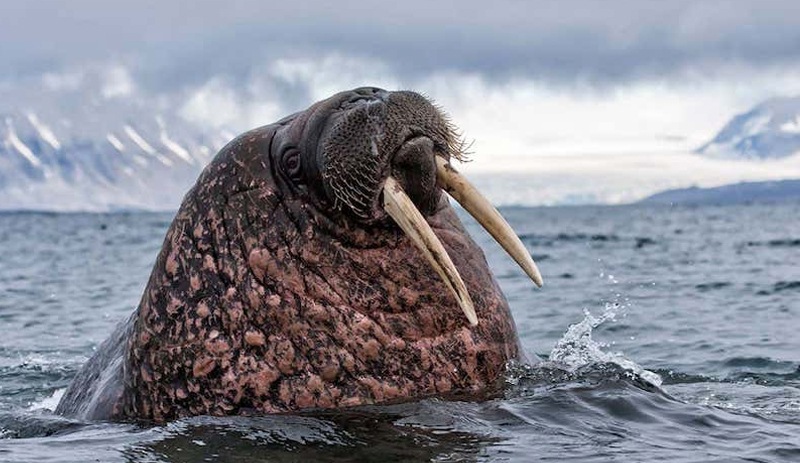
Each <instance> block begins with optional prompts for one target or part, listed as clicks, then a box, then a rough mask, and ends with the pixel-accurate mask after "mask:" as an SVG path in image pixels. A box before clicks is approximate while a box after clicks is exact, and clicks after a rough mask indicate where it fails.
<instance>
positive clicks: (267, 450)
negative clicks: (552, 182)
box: [0, 203, 800, 463]
mask: <svg viewBox="0 0 800 463" xmlns="http://www.w3.org/2000/svg"><path fill="white" fill-rule="evenodd" d="M503 213H504V214H505V215H506V216H507V218H508V219H509V221H510V222H511V223H512V225H513V226H514V227H515V228H516V230H517V231H518V232H519V233H520V234H521V235H522V238H523V241H524V242H525V244H526V245H527V246H528V247H529V249H530V250H531V252H532V254H533V255H534V257H535V258H536V260H537V262H538V263H539V266H540V269H541V271H542V273H543V275H544V278H545V287H544V288H543V289H540V290H539V289H535V288H534V287H533V285H532V284H531V283H530V281H528V280H527V278H526V277H525V276H524V275H523V273H522V272H521V271H520V270H519V269H518V268H516V266H515V264H514V263H513V262H512V261H511V260H510V259H509V258H508V257H507V256H506V255H505V254H504V252H503V251H502V250H501V249H500V248H499V247H498V246H497V245H496V244H494V243H493V242H491V240H490V238H489V237H488V236H487V235H486V234H485V233H484V232H482V231H481V230H480V229H479V228H478V226H477V225H476V224H475V223H474V222H473V221H472V220H467V219H465V222H466V223H467V225H468V228H469V229H470V230H471V233H472V234H473V236H474V237H476V239H477V240H478V242H479V243H480V244H481V245H482V247H483V248H484V250H485V252H486V254H487V257H488V259H489V263H490V265H491V267H492V269H493V270H494V273H495V275H496V277H497V278H498V280H499V282H500V284H501V286H502V287H503V290H504V291H505V294H506V296H507V297H508V299H509V302H510V304H511V308H512V310H513V312H514V316H515V319H516V322H517V328H518V331H519V334H520V337H521V340H522V343H523V345H524V347H525V349H526V350H527V351H528V352H529V353H530V354H531V357H532V358H533V356H534V355H537V356H539V357H541V358H542V359H543V361H542V362H541V363H538V364H536V365H532V366H526V365H513V366H510V367H509V369H508V373H507V378H506V382H507V387H506V390H505V394H504V397H500V398H497V399H494V400H490V401H487V402H480V403H475V402H448V401H442V400H424V401H421V402H416V403H409V404H404V405H395V406H388V407H369V408H363V409H358V410H353V411H348V412H329V413H323V414H299V415H293V416H265V417H261V418H236V417H232V418H210V417H197V418H191V419H186V420H181V421H177V422H173V423H170V424H167V425H164V426H152V425H145V424H131V423H107V422H81V421H75V420H69V419H64V418H61V417H58V416H55V415H53V413H52V412H51V410H52V409H53V408H54V407H55V405H56V403H57V402H58V398H59V397H60V395H61V394H63V391H64V388H65V387H66V386H67V384H69V382H70V379H71V378H72V377H73V376H74V375H75V374H76V372H77V371H78V369H79V368H80V367H81V365H82V364H83V363H84V362H85V361H86V360H87V359H88V357H89V356H90V355H91V354H92V351H93V349H95V348H96V346H97V345H98V344H99V343H100V342H101V341H103V340H104V339H105V338H106V336H108V334H109V333H110V332H111V330H112V328H113V327H114V326H115V324H117V323H118V322H119V321H121V320H122V319H124V318H125V317H126V316H127V315H128V314H129V313H131V312H132V311H133V310H134V309H135V307H136V304H137V302H138V300H139V297H140V295H141V291H142V289H143V287H144V285H145V283H146V280H147V277H148V275H149V273H150V269H151V266H152V264H153V261H154V259H155V256H156V254H157V252H158V250H159V248H160V246H161V242H162V239H163V235H164V232H165V231H166V228H167V227H168V225H169V223H170V220H171V215H170V214H149V213H130V214H39V213H5V214H0V333H2V336H0V461H4V462H23V461H24V462H56V461H58V462H62V461H63V462H67V461H76V462H78V461H80V462H85V461H103V462H105V461H133V462H161V461H173V462H195V461H236V462H248V461H339V462H350V461H382V462H387V461H439V462H446V461H512V462H513V461H575V462H606V461H625V462H654V461H669V462H673V463H674V462H745V461H746V462H798V461H800V369H798V365H799V364H800V204H797V203H795V204H781V205H746V206H716V207H714V206H702V207H670V206H618V207H563V208H506V209H504V210H503Z"/></svg>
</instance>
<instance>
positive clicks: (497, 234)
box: [435, 156, 542, 288]
mask: <svg viewBox="0 0 800 463" xmlns="http://www.w3.org/2000/svg"><path fill="white" fill-rule="evenodd" d="M435 157H436V177H437V178H438V179H439V183H441V185H442V186H443V187H444V190H445V191H447V193H448V194H450V196H452V197H453V198H454V199H455V200H456V201H458V203H459V204H461V206H462V207H464V209H466V210H467V212H469V213H470V214H471V215H472V216H473V217H475V220H477V221H478V222H479V223H480V224H481V225H482V226H483V228H485V229H486V231H488V232H489V234H490V235H492V237H494V239H495V240H497V242H498V243H499V244H500V246H502V247H503V249H505V250H506V252H507V253H508V254H509V255H510V256H511V257H512V258H513V259H514V260H515V261H517V264H519V266H520V267H522V270H524V271H525V273H527V274H528V276H529V277H530V278H531V280H533V282H534V283H536V286H538V287H540V288H541V287H542V274H541V273H539V269H538V268H537V267H536V263H535V262H534V261H533V258H531V255H530V253H528V250H527V249H525V245H523V244H522V241H520V239H519V237H518V236H517V234H516V233H515V232H514V230H513V229H512V228H511V225H509V224H508V222H506V220H505V219H504V218H503V216H501V215H500V213H499V212H498V211H497V209H495V208H494V206H492V205H491V203H489V200H487V199H486V198H485V197H484V196H483V195H481V193H480V192H479V191H478V189H477V188H475V187H474V186H472V184H471V183H469V181H467V179H466V178H464V176H463V175H461V174H460V173H459V172H458V171H457V170H455V168H453V166H451V165H450V163H449V162H448V161H447V160H446V159H444V158H443V157H441V156H435Z"/></svg>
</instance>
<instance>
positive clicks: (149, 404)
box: [112, 107, 518, 421]
mask: <svg viewBox="0 0 800 463" xmlns="http://www.w3.org/2000/svg"><path fill="white" fill-rule="evenodd" d="M313 109H314V107H312V109H310V110H309V111H306V112H304V113H299V114H298V115H295V116H293V117H290V118H287V119H285V120H283V121H281V122H280V123H278V124H274V125H270V126H266V127H262V128H259V129H256V130H253V131H251V132H248V133H246V134H243V135H242V136H240V137H238V138H237V139H236V140H234V141H233V142H231V143H230V144H229V145H228V146H227V147H226V148H224V149H223V150H222V151H221V152H220V154H219V155H218V156H217V157H216V159H215V160H214V161H213V162H212V163H211V164H210V165H209V166H208V167H207V168H206V170H205V171H204V173H203V175H202V176H201V177H200V179H199V180H198V182H197V184H196V186H195V187H194V188H193V189H192V190H191V191H190V192H189V193H188V194H187V195H186V198H185V199H184V202H183V204H182V206H181V208H180V210H179V212H178V214H177V216H176V217H175V220H174V222H173V223H172V225H171V227H170V229H169V231H168V233H167V236H166V239H165V241H164V245H163V247H162V249H161V253H160V254H159V256H158V259H157V261H156V264H155V267H154V269H153V272H152V275H151V277H150V280H149V282H148V284H147V288H146V289H145V292H144V295H143V297H142V300H141V303H140V306H139V309H138V313H137V315H136V316H135V319H134V321H133V325H132V328H131V331H130V334H129V336H128V338H127V346H126V350H125V360H124V368H123V370H124V381H123V383H124V389H123V390H122V391H121V392H120V394H119V398H118V400H117V401H116V403H115V405H114V407H113V412H112V416H114V417H135V418H144V419H151V420H155V421H165V420H171V419H174V418H178V417H183V416H189V415H205V414H207V415H229V414H248V413H281V412H291V411H296V410H303V409H310V408H332V407H349V406H355V405H362V404H375V403H389V402H399V401H408V400H414V399H418V398H422V397H426V396H434V395H437V396H450V395H455V394H458V395H468V396H475V397H478V396H483V395H484V394H486V393H487V392H491V391H495V390H496V388H497V387H498V386H499V384H500V380H501V379H502V373H503V371H504V365H505V363H506V362H507V361H508V360H510V359H514V358H516V357H517V356H518V347H517V346H518V343H517V337H516V333H515V328H514V323H513V320H512V318H511V315H510V313H509V309H508V305H507V303H506V300H505V298H504V296H503V295H502V293H501V292H500V289H499V288H498V285H497V283H496V282H495V281H494V278H493V277H492V275H491V272H490V271H489V268H488V266H487V264H486V260H485V257H484V255H483V253H482V251H481V250H480V249H479V248H478V247H477V245H476V244H475V243H474V242H473V241H472V240H471V239H470V237H469V236H468V235H467V233H466V232H465V231H464V229H463V226H462V225H461V223H460V222H459V219H458V218H457V216H456V214H455V212H454V210H453V209H452V207H451V206H450V205H449V204H448V202H447V200H446V197H445V196H444V195H439V196H437V197H438V198H439V200H438V206H436V208H435V210H434V212H433V213H432V214H430V215H429V216H428V217H427V220H428V222H429V223H430V224H431V226H432V227H433V228H434V230H435V232H436V234H437V236H438V237H439V238H440V239H441V241H442V242H443V243H444V246H445V248H446V249H447V251H448V253H449V255H450V256H451V258H452V259H453V261H454V263H455V265H456V267H457V268H458V269H459V272H460V274H461V276H462V277H463V279H464V281H465V283H466V286H467V288H468V289H469V291H470V294H471V296H472V298H473V301H474V303H475V309H476V311H477V314H478V317H479V320H480V323H479V325H478V326H477V327H470V326H469V325H468V323H467V320H466V317H465V316H464V315H463V313H462V312H461V310H460V308H459V306H458V304H457V303H456V301H455V299H454V297H453V296H452V295H451V293H450V292H449V291H448V289H447V287H446V286H445V284H444V283H443V282H442V280H441V278H440V277H439V276H438V275H437V274H436V273H435V272H434V271H433V270H432V269H431V268H430V266H429V265H428V264H427V262H426V261H425V259H424V257H423V256H422V255H421V254H420V252H419V251H418V250H417V249H416V248H415V247H414V246H413V245H412V243H411V241H410V240H409V239H408V238H407V237H405V236H404V235H403V234H402V232H401V231H400V230H399V228H398V227H397V226H396V225H395V224H394V223H393V222H392V221H391V219H385V220H377V221H375V222H374V223H371V224H364V223H361V222H358V221H355V220H351V219H350V218H348V217H347V215H346V214H340V215H336V214H333V215H332V216H329V215H330V214H327V213H326V211H325V210H321V209H319V208H318V207H317V206H315V205H314V204H313V201H310V200H309V199H308V194H307V193H303V191H299V190H296V189H293V188H290V187H288V186H287V185H286V184H285V182H284V181H283V179H282V178H279V176H278V175H277V174H276V169H275V166H274V165H273V162H271V158H270V149H271V147H273V148H274V146H273V145H274V144H275V143H276V139H277V138H279V137H295V138H301V137H303V136H305V131H304V128H305V125H306V123H307V121H308V119H309V118H310V117H311V113H312V112H313V111H312V110H313ZM276 134H277V135H276ZM437 194H438V193H437Z"/></svg>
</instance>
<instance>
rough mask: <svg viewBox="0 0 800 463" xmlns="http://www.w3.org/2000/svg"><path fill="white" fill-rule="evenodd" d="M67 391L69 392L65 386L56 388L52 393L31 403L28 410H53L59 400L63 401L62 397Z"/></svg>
mask: <svg viewBox="0 0 800 463" xmlns="http://www.w3.org/2000/svg"><path fill="white" fill-rule="evenodd" d="M65 392H67V388H65V387H64V388H61V389H56V390H55V391H53V394H52V395H49V396H47V397H45V398H43V399H41V400H38V401H35V402H33V403H31V405H30V406H29V407H28V411H36V410H46V411H51V412H52V411H53V410H55V409H56V407H57V406H58V402H60V401H61V398H62V397H63V396H64V393H65Z"/></svg>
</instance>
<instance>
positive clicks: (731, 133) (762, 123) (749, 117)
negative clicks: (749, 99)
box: [697, 96, 800, 159]
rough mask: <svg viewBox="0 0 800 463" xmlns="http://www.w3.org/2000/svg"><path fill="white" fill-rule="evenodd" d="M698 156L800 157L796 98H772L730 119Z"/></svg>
mask: <svg viewBox="0 0 800 463" xmlns="http://www.w3.org/2000/svg"><path fill="white" fill-rule="evenodd" d="M697 151H698V152H699V153H701V154H706V155H710V156H714V157H722V158H746V159H777V158H783V157H787V156H792V155H794V154H800V96H798V97H786V98H772V99H769V100H767V101H764V102H763V103H761V104H759V105H757V106H756V107H754V108H753V109H751V110H750V111H748V112H746V113H744V114H739V115H737V116H735V117H734V118H733V119H731V121H730V122H728V124H726V125H725V127H723V128H722V130H721V131H720V132H719V133H718V134H717V136H716V137H714V139H713V140H711V141H710V142H708V143H706V144H705V145H703V146H701V147H700V148H699V149H698V150H697Z"/></svg>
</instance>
